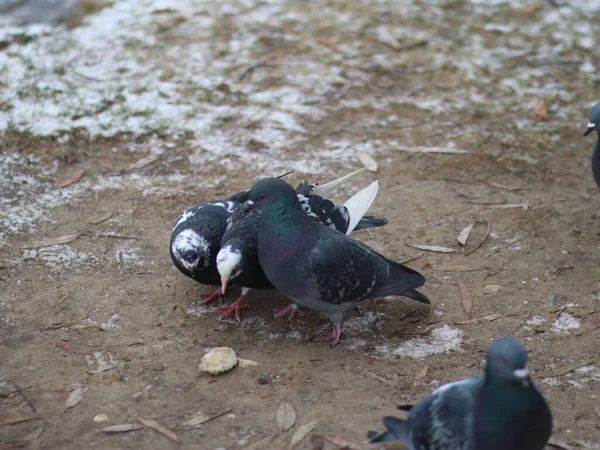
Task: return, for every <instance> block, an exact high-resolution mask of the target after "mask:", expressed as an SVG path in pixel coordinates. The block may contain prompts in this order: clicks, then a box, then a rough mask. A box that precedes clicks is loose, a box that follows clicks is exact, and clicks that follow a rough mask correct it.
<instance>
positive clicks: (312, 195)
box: [217, 170, 388, 320]
mask: <svg viewBox="0 0 600 450" xmlns="http://www.w3.org/2000/svg"><path fill="white" fill-rule="evenodd" d="M361 171H362V170H359V171H356V172H353V173H351V174H349V175H346V176H345V177H342V178H338V179H337V180H334V181H332V182H330V183H327V184H325V185H322V186H317V185H314V184H310V185H309V184H308V183H307V182H306V181H303V182H302V183H300V185H299V186H298V187H297V188H296V195H297V197H298V200H299V201H300V204H301V205H302V209H303V210H304V212H305V213H306V214H307V215H308V216H309V217H312V218H313V219H315V220H316V221H317V222H319V223H321V224H324V225H326V226H329V227H331V228H334V229H337V230H338V231H341V232H343V233H346V234H350V233H351V232H352V231H353V230H354V229H362V228H372V227H378V226H383V225H385V224H386V223H387V222H388V220H387V219H384V218H379V217H373V216H364V214H365V213H366V212H367V210H368V209H369V207H370V206H371V204H372V203H373V200H375V197H376V196H377V191H378V189H379V185H378V183H377V181H375V182H373V183H371V184H370V185H369V186H367V187H366V188H365V189H363V190H361V191H359V192H358V193H356V194H355V195H353V196H352V197H350V199H348V200H347V201H346V202H345V203H344V204H343V205H342V204H336V203H334V202H332V201H331V200H328V199H326V198H324V196H326V195H328V194H329V193H330V192H332V191H333V190H334V189H335V188H337V187H338V186H339V185H340V184H341V183H342V182H343V181H345V180H346V179H348V178H349V177H351V176H353V175H355V174H356V173H358V172H361ZM259 223H260V214H259V210H258V209H257V208H253V207H252V206H249V205H242V206H240V207H239V208H237V209H236V210H235V211H234V213H233V215H232V216H231V217H230V219H229V221H228V226H227V231H226V232H225V234H224V235H223V239H222V241H221V250H220V251H219V253H218V255H217V269H218V270H219V273H220V274H221V284H222V290H223V292H225V289H226V287H227V284H228V283H230V282H231V283H235V284H237V285H239V286H242V294H241V295H240V296H239V297H238V298H237V300H236V301H235V302H233V303H232V304H231V305H229V306H227V307H223V308H219V310H222V311H225V312H224V313H223V316H222V317H221V318H225V317H227V316H228V315H230V314H232V313H235V317H236V319H238V320H239V317H240V316H239V315H240V309H241V308H244V307H247V305H243V304H242V301H243V300H244V298H245V297H246V296H247V295H248V293H249V292H250V290H251V289H270V288H273V285H272V284H271V282H270V281H269V280H268V279H267V277H266V276H265V273H264V272H263V270H262V267H261V266H260V263H259V261H258V253H257V241H258V230H259ZM296 311H297V305H296V304H295V303H292V304H291V305H289V306H286V307H284V308H280V309H278V310H277V311H276V313H275V317H282V316H285V315H289V319H290V320H291V319H292V318H293V317H294V314H295V313H296Z"/></svg>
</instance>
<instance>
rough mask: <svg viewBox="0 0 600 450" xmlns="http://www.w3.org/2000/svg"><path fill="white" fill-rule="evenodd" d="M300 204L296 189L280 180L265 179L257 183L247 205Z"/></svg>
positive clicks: (251, 191) (251, 190)
mask: <svg viewBox="0 0 600 450" xmlns="http://www.w3.org/2000/svg"><path fill="white" fill-rule="evenodd" d="M274 202H276V203H286V204H292V205H293V204H299V203H298V197H297V195H296V191H294V188H293V187H292V186H290V185H289V184H287V183H286V182H285V181H283V180H280V179H279V178H263V179H262V180H260V181H257V182H256V183H255V184H254V186H252V189H250V196H249V200H248V202H247V203H249V204H251V205H256V206H261V205H264V204H267V203H274Z"/></svg>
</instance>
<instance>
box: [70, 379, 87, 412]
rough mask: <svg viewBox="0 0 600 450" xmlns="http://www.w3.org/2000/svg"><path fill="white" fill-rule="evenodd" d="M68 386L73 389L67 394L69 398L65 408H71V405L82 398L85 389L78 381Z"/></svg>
mask: <svg viewBox="0 0 600 450" xmlns="http://www.w3.org/2000/svg"><path fill="white" fill-rule="evenodd" d="M70 388H71V389H73V390H72V391H71V394H70V395H69V398H68V399H67V401H66V403H65V406H66V407H67V409H69V408H72V407H73V406H75V405H77V403H79V402H80V401H81V400H83V393H84V392H85V391H87V387H86V386H84V385H83V384H79V383H76V384H74V385H72V386H70Z"/></svg>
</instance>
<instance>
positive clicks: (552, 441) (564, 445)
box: [548, 439, 575, 450]
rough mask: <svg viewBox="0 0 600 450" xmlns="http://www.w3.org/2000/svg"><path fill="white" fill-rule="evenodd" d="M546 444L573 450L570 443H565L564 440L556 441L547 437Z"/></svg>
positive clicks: (564, 449)
mask: <svg viewBox="0 0 600 450" xmlns="http://www.w3.org/2000/svg"><path fill="white" fill-rule="evenodd" d="M548 445H551V446H553V447H557V448H562V449H563V450H575V449H574V448H573V447H571V446H570V445H567V444H565V443H564V442H560V441H557V440H556V439H549V440H548Z"/></svg>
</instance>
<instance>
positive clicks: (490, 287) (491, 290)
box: [483, 284, 504, 294]
mask: <svg viewBox="0 0 600 450" xmlns="http://www.w3.org/2000/svg"><path fill="white" fill-rule="evenodd" d="M503 289H504V288H503V287H502V286H500V285H498V284H486V285H485V286H484V287H483V292H485V293H486V294H495V293H496V292H500V291H502V290H503Z"/></svg>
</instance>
